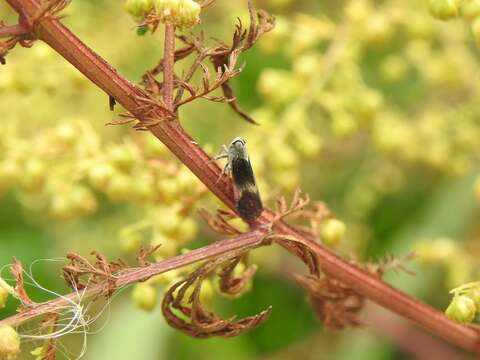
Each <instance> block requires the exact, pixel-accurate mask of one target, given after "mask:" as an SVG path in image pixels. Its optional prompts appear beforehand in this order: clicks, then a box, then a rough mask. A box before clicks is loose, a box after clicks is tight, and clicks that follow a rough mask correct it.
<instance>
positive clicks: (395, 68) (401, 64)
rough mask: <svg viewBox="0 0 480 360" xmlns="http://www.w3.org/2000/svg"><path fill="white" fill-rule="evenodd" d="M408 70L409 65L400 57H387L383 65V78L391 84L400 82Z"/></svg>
mask: <svg viewBox="0 0 480 360" xmlns="http://www.w3.org/2000/svg"><path fill="white" fill-rule="evenodd" d="M407 70H408V65H407V63H406V62H405V60H404V59H403V58H402V57H401V56H398V55H390V56H388V57H386V58H385V60H384V61H383V62H382V65H381V71H382V75H383V77H384V78H385V80H387V81H390V82H395V81H400V80H401V79H402V78H403V77H404V76H405V74H406V72H407Z"/></svg>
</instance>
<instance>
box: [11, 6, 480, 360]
mask: <svg viewBox="0 0 480 360" xmlns="http://www.w3.org/2000/svg"><path fill="white" fill-rule="evenodd" d="M7 2H8V3H9V4H10V5H11V6H12V7H13V8H14V9H15V10H16V11H17V12H18V13H22V12H23V13H24V14H26V15H27V16H29V17H31V16H33V15H34V14H35V11H36V10H37V9H38V7H39V5H38V3H37V1H36V0H7ZM35 29H36V36H37V37H38V38H39V39H41V40H43V41H45V42H46V43H47V44H49V45H50V46H51V47H52V48H53V49H55V50H56V51H57V52H58V53H59V54H60V55H62V56H63V57H64V58H65V59H66V60H68V61H69V62H70V63H71V64H73V65H74V66H75V67H76V68H77V69H78V70H79V71H81V72H82V73H83V74H84V75H85V76H86V77H88V78H89V79H90V80H91V81H92V82H93V83H95V84H97V85H98V86H99V87H100V88H102V89H103V90H104V91H105V92H107V93H108V94H110V95H111V96H113V97H114V98H115V99H116V100H117V101H118V102H119V103H120V104H121V105H122V106H123V107H125V108H126V109H127V110H128V111H130V112H131V113H132V114H134V115H135V116H137V117H138V118H139V119H144V114H143V113H142V111H140V110H139V109H138V108H139V103H138V100H137V96H138V95H141V96H146V94H145V93H144V91H143V90H141V89H140V88H138V87H136V86H134V85H133V84H132V83H130V82H129V81H128V80H126V79H125V78H123V77H122V76H120V75H119V74H118V73H117V72H116V71H115V69H113V68H112V67H111V66H110V65H109V64H108V63H107V62H105V61H104V60H103V59H102V58H100V57H99V56H98V55H97V54H96V53H95V52H93V51H92V50H91V49H90V48H88V47H87V46H86V45H85V44H83V43H82V42H81V41H80V40H79V39H78V38H77V37H76V36H75V35H74V34H72V33H71V32H70V31H69V30H68V29H67V28H66V27H64V26H63V25H62V24H61V23H60V22H59V21H58V20H44V21H42V22H41V23H40V24H39V25H37V26H36V28H35ZM157 111H158V113H159V114H162V112H163V110H162V109H161V107H160V106H158V109H157ZM149 129H150V131H151V132H152V133H153V134H154V135H155V136H156V137H157V138H158V139H159V140H161V141H162V142H163V143H164V144H165V145H166V146H167V147H168V148H169V149H170V151H172V152H173V153H174V154H175V155H176V156H177V157H178V159H179V160H180V161H182V162H183V163H184V164H185V165H186V166H187V167H188V168H189V169H190V170H191V171H192V172H193V173H194V174H195V175H196V176H197V177H198V178H199V179H200V180H201V181H202V182H203V183H204V184H205V185H206V186H207V188H208V189H209V190H210V191H211V192H212V193H213V194H215V195H216V196H217V197H218V198H219V199H220V200H221V201H222V202H223V203H224V204H225V205H227V206H228V207H229V208H230V209H232V210H234V211H236V210H235V203H234V198H233V193H232V188H231V186H230V185H229V182H228V181H227V180H226V179H222V180H220V181H217V179H218V178H219V175H220V172H221V170H220V168H219V167H218V165H217V164H216V163H215V162H212V161H211V158H210V157H209V156H208V155H207V154H206V153H205V152H204V151H203V150H202V149H201V148H200V147H199V146H198V145H197V144H196V143H195V142H193V141H192V138H191V137H190V136H189V135H188V134H187V133H186V132H185V131H184V130H183V128H182V127H181V125H180V124H179V122H178V121H163V122H160V123H159V124H157V125H155V126H152V127H150V128H149ZM273 217H274V214H273V212H272V211H270V210H268V209H266V210H265V211H264V212H263V214H262V215H261V216H260V218H259V219H258V222H259V223H260V224H264V225H269V224H271V222H272V220H273ZM275 230H276V231H277V232H278V233H282V234H288V235H290V236H294V237H296V238H298V239H303V242H304V243H305V244H308V246H309V248H310V249H311V250H312V251H314V252H315V254H316V255H317V257H318V260H319V263H320V266H321V269H322V271H324V272H325V273H326V274H327V275H329V276H332V277H335V278H337V279H338V280H340V281H342V282H343V283H345V284H346V285H348V286H350V287H351V288H352V289H354V290H355V291H357V292H358V293H359V294H361V295H362V296H365V297H366V298H369V299H370V300H372V301H374V302H376V303H378V304H380V305H382V306H383V307H385V308H387V309H389V310H391V311H393V312H395V313H397V314H399V315H401V316H403V317H405V318H407V319H410V320H412V321H414V322H415V323H416V324H418V325H420V326H422V327H423V328H425V329H427V330H428V331H430V332H431V333H433V334H435V335H437V336H439V337H441V338H443V339H445V340H447V341H449V342H451V343H453V344H456V345H458V346H460V347H463V348H464V349H468V350H471V351H475V352H477V353H480V337H479V335H478V333H477V332H476V331H475V330H473V329H471V328H468V327H465V326H461V325H458V324H456V323H454V322H452V321H450V320H449V319H448V318H446V317H445V316H444V315H443V313H441V312H440V311H438V310H436V309H434V308H432V307H431V306H429V305H427V304H423V303H421V302H419V301H417V300H415V299H413V298H411V297H409V296H408V295H406V294H405V293H403V292H401V291H399V290H397V289H395V288H393V287H391V286H390V285H388V284H387V283H385V282H384V281H383V280H381V279H379V278H377V277H375V276H373V275H371V274H369V273H367V272H365V271H364V270H363V269H360V268H359V267H357V266H355V265H353V264H351V263H350V262H348V261H346V260H344V259H342V258H341V257H339V256H338V255H336V254H335V253H333V252H332V251H331V250H330V249H328V248H326V247H324V246H323V245H320V244H318V243H317V242H316V241H315V240H314V239H310V238H305V235H304V234H302V233H300V232H298V231H297V230H295V229H294V228H293V227H291V226H290V225H288V224H286V223H283V222H280V223H278V225H277V226H276V227H275ZM279 243H280V245H282V246H283V247H284V248H286V249H287V250H289V251H292V252H295V250H294V247H292V245H291V242H289V241H283V242H279Z"/></svg>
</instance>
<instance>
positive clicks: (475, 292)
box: [465, 285, 480, 310]
mask: <svg viewBox="0 0 480 360" xmlns="http://www.w3.org/2000/svg"><path fill="white" fill-rule="evenodd" d="M465 295H466V296H468V297H469V298H470V299H472V300H473V301H474V303H475V308H476V309H477V310H478V309H480V286H478V285H477V286H474V287H472V288H471V289H470V290H468V291H467V292H466V293H465Z"/></svg>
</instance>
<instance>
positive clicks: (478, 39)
mask: <svg viewBox="0 0 480 360" xmlns="http://www.w3.org/2000/svg"><path fill="white" fill-rule="evenodd" d="M472 34H473V38H474V39H475V43H476V44H477V46H480V17H478V18H476V19H475V20H474V21H473V22H472Z"/></svg>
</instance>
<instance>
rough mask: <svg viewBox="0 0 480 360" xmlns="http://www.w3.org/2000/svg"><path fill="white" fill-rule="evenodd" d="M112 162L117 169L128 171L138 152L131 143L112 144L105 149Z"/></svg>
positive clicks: (133, 163)
mask: <svg viewBox="0 0 480 360" xmlns="http://www.w3.org/2000/svg"><path fill="white" fill-rule="evenodd" d="M107 154H108V157H109V159H110V160H111V162H112V164H113V165H114V166H115V167H116V168H117V169H119V170H123V171H126V172H128V171H130V170H131V169H132V167H133V166H134V165H135V163H136V162H137V158H138V153H137V149H136V148H134V147H133V145H129V144H127V145H114V146H111V147H109V148H108V149H107Z"/></svg>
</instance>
